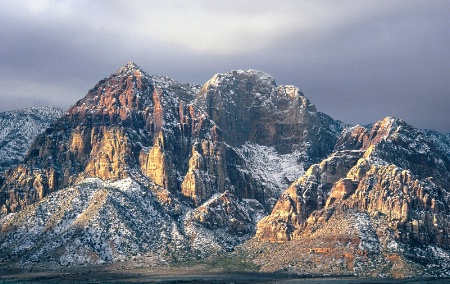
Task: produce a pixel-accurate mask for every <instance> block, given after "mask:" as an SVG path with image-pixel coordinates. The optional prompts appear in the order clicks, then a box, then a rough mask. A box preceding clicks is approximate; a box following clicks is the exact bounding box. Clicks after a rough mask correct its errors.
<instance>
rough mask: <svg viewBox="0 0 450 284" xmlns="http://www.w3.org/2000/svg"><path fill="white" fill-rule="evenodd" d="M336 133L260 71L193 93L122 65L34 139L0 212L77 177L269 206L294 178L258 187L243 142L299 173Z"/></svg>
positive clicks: (289, 89)
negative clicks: (286, 158)
mask: <svg viewBox="0 0 450 284" xmlns="http://www.w3.org/2000/svg"><path fill="white" fill-rule="evenodd" d="M339 128H340V124H339V123H336V122H335V121H333V120H332V119H331V118H329V117H327V116H325V115H323V114H322V115H319V114H318V113H317V111H316V109H315V107H314V105H312V104H311V103H310V102H309V100H308V99H307V98H306V97H305V96H303V94H301V93H300V91H299V90H298V89H297V88H295V87H293V86H276V85H275V81H274V79H273V78H272V77H270V76H268V75H267V74H264V73H262V72H258V71H254V70H250V71H233V72H230V73H226V74H218V75H216V76H214V77H213V78H212V79H211V80H210V81H209V82H207V83H206V84H205V85H204V86H203V87H202V88H200V87H199V86H195V85H187V84H180V83H177V82H175V81H173V80H171V79H168V78H165V77H156V76H149V75H148V74H147V73H145V72H144V71H142V70H141V69H140V68H139V67H138V66H137V65H136V64H134V63H128V64H127V65H125V66H124V67H122V68H120V69H119V70H118V71H117V72H116V73H115V74H113V75H111V76H110V77H108V78H105V79H103V80H101V81H100V82H99V83H98V84H97V85H96V86H95V87H94V88H92V89H91V90H90V91H89V92H88V94H87V95H86V96H85V97H84V98H83V99H81V100H80V101H78V102H77V103H76V104H75V105H74V106H72V107H71V108H70V109H69V111H68V112H67V114H65V115H64V116H63V117H62V118H60V119H59V120H58V121H57V122H56V123H55V124H54V125H52V126H51V127H50V128H48V129H47V130H46V131H45V133H43V134H41V135H39V136H38V137H37V138H36V140H35V141H34V143H33V144H32V146H31V148H30V151H29V153H28V155H27V156H26V158H25V161H24V163H23V164H21V165H20V166H19V167H18V168H16V169H12V170H11V171H10V172H8V173H6V174H5V180H4V182H3V183H2V185H1V192H0V206H2V212H4V213H7V212H16V211H17V210H20V209H22V208H24V207H26V206H27V205H29V204H31V203H33V202H36V201H38V200H41V199H42V198H44V197H45V196H47V195H48V194H49V193H51V192H54V191H56V190H59V189H61V188H64V187H67V186H70V185H73V184H74V183H76V182H78V181H81V180H83V179H85V178H88V177H98V178H101V179H103V180H110V179H123V178H127V177H129V176H130V171H134V172H136V170H137V171H138V172H139V173H140V174H142V175H143V176H145V177H147V178H149V179H150V180H151V181H152V182H153V183H155V184H156V185H158V186H160V187H162V188H165V189H166V190H168V191H169V192H170V193H172V194H176V195H177V196H178V195H179V197H180V198H182V199H183V200H186V201H188V202H190V204H192V205H193V206H199V205H200V204H202V203H203V202H205V201H206V200H208V199H209V198H210V197H211V196H212V195H213V194H215V193H221V192H224V191H226V190H228V191H230V192H232V193H233V194H234V195H236V196H237V197H238V198H250V199H256V200H258V201H259V202H261V203H262V204H263V205H264V206H265V208H266V209H267V210H270V209H271V207H272V206H273V204H274V200H276V199H277V198H278V195H279V192H280V191H281V190H282V187H284V186H286V185H287V184H288V183H290V182H292V181H293V180H294V179H295V178H297V177H293V178H285V180H284V181H283V182H279V180H273V179H272V180H271V183H272V186H268V187H267V186H265V182H266V181H262V178H261V176H263V175H264V174H261V175H257V176H255V175H254V174H253V173H252V172H251V171H248V170H246V169H247V165H246V164H247V163H246V161H245V160H246V159H245V157H244V156H242V154H241V153H242V149H243V147H245V145H244V144H245V143H254V145H261V146H265V147H271V148H270V149H273V151H275V155H289V154H293V155H294V156H295V157H296V161H295V164H296V165H297V166H298V167H299V168H302V169H303V168H307V167H308V166H309V165H310V164H311V163H312V162H314V161H320V160H321V159H322V158H324V157H325V156H326V155H328V154H329V153H330V152H331V150H332V148H333V146H334V144H335V141H336V135H337V133H338V132H339V131H340V129H339ZM277 157H280V156H277Z"/></svg>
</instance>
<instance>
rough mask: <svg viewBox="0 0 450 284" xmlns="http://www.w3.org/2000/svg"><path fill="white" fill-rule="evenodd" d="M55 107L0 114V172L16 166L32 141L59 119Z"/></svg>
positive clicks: (59, 111)
mask: <svg viewBox="0 0 450 284" xmlns="http://www.w3.org/2000/svg"><path fill="white" fill-rule="evenodd" d="M62 114H63V110H61V109H59V108H55V107H31V108H26V109H21V110H15V111H6V112H2V113H0V172H2V173H3V172H4V171H5V170H6V169H8V168H12V167H15V166H17V165H18V164H19V163H20V162H21V161H22V159H23V158H24V157H25V154H26V153H27V151H28V148H29V147H30V145H31V143H32V142H33V139H34V138H35V137H36V136H37V135H38V134H40V133H42V132H43V131H44V130H45V129H46V128H47V127H48V126H49V125H50V124H52V123H53V122H54V121H55V120H56V119H58V118H59V117H61V116H62Z"/></svg>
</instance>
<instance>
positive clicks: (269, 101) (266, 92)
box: [197, 70, 340, 163]
mask: <svg viewBox="0 0 450 284" xmlns="http://www.w3.org/2000/svg"><path fill="white" fill-rule="evenodd" d="M197 101H198V104H199V105H200V106H202V108H204V109H205V112H207V113H208V116H209V117H210V118H211V119H212V120H214V122H215V123H216V124H217V125H218V126H219V127H220V129H221V130H222V133H223V138H224V140H225V142H226V143H228V144H229V145H232V146H240V145H242V144H244V143H246V142H252V143H256V144H259V145H263V146H273V147H275V149H276V150H277V151H278V152H279V153H280V154H285V153H291V152H292V151H294V150H299V149H302V150H304V149H306V152H307V155H308V157H309V159H310V161H309V162H310V163H313V162H318V161H320V159H321V157H324V156H326V155H328V154H329V153H330V152H331V150H332V149H333V147H334V144H335V142H336V134H337V133H331V132H332V131H330V125H329V123H330V121H327V120H326V119H323V118H322V117H321V116H320V115H319V113H318V112H317V110H316V107H315V106H314V105H313V104H311V103H310V102H309V100H308V98H306V97H305V96H304V95H303V94H302V93H301V92H300V91H299V90H298V88H296V87H294V86H277V85H276V83H275V80H274V79H273V78H272V77H271V76H269V75H267V74H265V73H262V72H259V71H255V70H249V71H233V72H230V73H226V74H217V75H215V76H214V77H213V78H212V79H211V80H209V81H208V82H207V83H206V84H205V85H204V86H203V87H202V89H201V90H200V92H199V95H198V97H197ZM339 132H340V131H339Z"/></svg>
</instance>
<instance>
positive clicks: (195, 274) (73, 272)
mask: <svg viewBox="0 0 450 284" xmlns="http://www.w3.org/2000/svg"><path fill="white" fill-rule="evenodd" d="M449 281H450V279H386V278H356V277H321V276H315V277H313V276H301V275H292V274H286V273H260V272H245V271H221V270H211V269H208V268H206V267H204V266H189V267H170V266H165V267H149V268H125V269H120V268H119V267H114V266H107V267H84V268H73V269H65V270H57V271H56V270H53V271H43V270H42V271H35V272H33V271H31V272H29V271H21V270H19V269H16V270H11V269H8V270H3V269H1V268H0V283H2V284H3V283H449Z"/></svg>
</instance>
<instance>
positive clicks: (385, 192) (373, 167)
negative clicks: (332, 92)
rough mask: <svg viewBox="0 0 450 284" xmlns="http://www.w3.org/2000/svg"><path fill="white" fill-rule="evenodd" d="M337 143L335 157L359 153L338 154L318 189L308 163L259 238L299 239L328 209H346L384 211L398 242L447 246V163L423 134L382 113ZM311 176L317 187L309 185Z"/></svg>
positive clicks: (318, 223) (323, 220)
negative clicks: (335, 165)
mask: <svg viewBox="0 0 450 284" xmlns="http://www.w3.org/2000/svg"><path fill="white" fill-rule="evenodd" d="M335 149H337V150H338V151H337V152H335V153H334V154H333V155H336V153H340V152H341V151H352V150H350V149H353V151H355V150H356V149H357V150H358V151H356V152H355V153H359V156H358V155H356V156H353V157H352V158H350V156H348V155H347V156H342V158H343V162H341V165H340V166H339V169H340V171H339V172H335V173H336V174H335V175H332V176H331V178H330V179H329V183H328V186H327V187H326V189H325V190H322V191H320V190H317V189H319V188H320V187H319V186H317V185H316V184H317V181H320V180H319V179H318V178H316V177H317V176H318V173H321V171H318V168H319V166H318V165H313V166H311V168H310V169H309V170H308V171H307V172H306V174H305V175H304V176H303V177H301V178H300V179H299V180H298V181H297V182H295V183H294V184H293V185H292V186H291V187H290V188H288V189H287V190H286V191H285V193H284V194H283V195H282V197H281V198H280V200H279V201H278V203H277V204H276V206H275V207H274V209H273V211H272V213H271V214H270V215H269V216H268V217H266V218H264V219H263V220H262V221H261V222H260V223H259V224H258V230H257V234H256V236H257V238H258V239H260V240H269V241H272V242H280V241H281V242H284V241H287V240H293V239H301V238H302V237H304V236H305V235H307V234H309V233H311V232H312V231H314V230H316V228H318V227H327V226H328V225H327V221H328V220H329V218H330V217H331V216H333V214H338V213H337V212H348V211H349V212H364V213H368V214H369V215H370V216H382V217H380V218H381V219H382V220H383V222H384V225H386V226H387V228H389V230H392V232H393V234H394V236H395V237H394V238H395V240H397V241H400V242H402V243H407V244H411V245H417V244H421V245H425V244H435V245H438V246H440V247H443V248H448V247H449V245H450V241H449V238H448V235H449V232H448V222H449V221H450V214H449V213H450V211H449V209H450V203H449V201H450V200H449V191H448V188H447V185H448V166H449V165H450V163H449V162H448V161H447V158H446V154H445V153H443V152H442V151H441V149H440V148H439V147H437V145H436V144H434V143H433V141H432V140H430V139H428V138H427V137H426V136H425V135H424V134H423V132H421V131H418V130H416V129H414V128H412V127H411V126H409V125H408V124H406V123H405V122H403V121H401V120H396V119H392V118H386V119H384V120H383V121H380V122H378V123H376V124H374V126H373V127H372V129H371V130H368V129H366V128H364V127H362V126H356V127H352V128H349V129H347V130H345V131H343V133H342V135H341V137H340V138H339V139H338V142H337V144H336V148H335ZM363 153H364V154H363ZM333 155H331V157H330V158H328V159H333V158H335V157H334V156H333ZM359 158H360V159H359ZM325 161H326V160H324V161H323V162H322V163H324V162H325ZM322 163H321V164H322ZM431 175H434V176H436V178H435V177H434V176H433V178H431V177H430V176H431ZM321 176H323V174H322V175H321ZM311 180H312V181H313V183H312V184H313V185H314V186H308V181H311ZM311 196H312V198H311Z"/></svg>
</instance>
